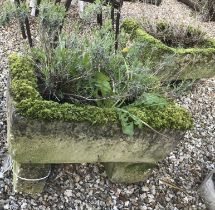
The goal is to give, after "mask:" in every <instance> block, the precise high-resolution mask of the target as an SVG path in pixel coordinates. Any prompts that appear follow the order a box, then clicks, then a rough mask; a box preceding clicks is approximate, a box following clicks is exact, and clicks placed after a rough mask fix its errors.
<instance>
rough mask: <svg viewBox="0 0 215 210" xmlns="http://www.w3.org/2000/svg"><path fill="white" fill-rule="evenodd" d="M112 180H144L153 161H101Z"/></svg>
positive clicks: (133, 181) (153, 165)
mask: <svg viewBox="0 0 215 210" xmlns="http://www.w3.org/2000/svg"><path fill="white" fill-rule="evenodd" d="M103 165H104V166H105V170H106V174H107V176H108V178H109V179H110V180H111V181H112V182H125V183H135V182H140V181H144V180H145V179H146V178H147V177H148V175H149V174H150V169H151V168H153V167H155V166H156V164H155V163H103Z"/></svg>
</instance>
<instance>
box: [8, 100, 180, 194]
mask: <svg viewBox="0 0 215 210" xmlns="http://www.w3.org/2000/svg"><path fill="white" fill-rule="evenodd" d="M7 114H8V126H7V128H8V143H9V151H10V154H11V156H12V159H13V160H14V161H15V164H14V189H15V190H16V191H19V192H25V193H36V192H41V191H42V189H43V187H44V184H45V180H42V181H39V182H33V181H30V182H29V181H26V180H22V179H20V178H18V177H17V175H18V176H20V177H24V178H30V179H31V178H34V179H35V178H38V177H44V176H45V175H47V173H48V172H47V165H48V164H51V163H94V162H103V163H107V164H105V167H106V169H107V174H108V176H109V177H110V179H111V180H112V181H114V182H137V181H142V180H143V179H144V178H145V177H146V176H147V175H148V173H149V171H147V169H149V168H151V167H153V166H154V164H155V163H156V162H157V161H159V160H162V159H163V158H164V157H165V156H166V155H167V154H169V152H170V151H172V150H173V149H174V148H175V147H176V145H177V144H178V143H179V142H180V140H181V139H182V137H183V135H184V132H183V131H174V130H171V131H170V130H163V131H160V133H156V132H154V131H152V130H150V129H147V128H146V129H142V130H139V129H136V130H135V134H134V136H133V137H129V136H127V135H124V134H122V131H121V128H120V126H116V125H106V126H96V125H91V124H89V123H69V122H61V121H52V122H50V121H43V120H36V119H27V118H24V117H21V116H19V115H18V114H17V113H16V110H15V108H14V107H13V105H12V103H11V100H10V98H9V100H8V113H7ZM111 162H112V163H111ZM46 164H47V165H46ZM31 175H32V176H33V177H32V176H31ZM29 176H30V177H29Z"/></svg>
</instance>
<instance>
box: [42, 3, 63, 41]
mask: <svg viewBox="0 0 215 210" xmlns="http://www.w3.org/2000/svg"><path fill="white" fill-rule="evenodd" d="M39 11H40V13H39V16H38V22H39V30H40V33H47V34H48V35H49V36H50V35H53V33H56V32H57V31H58V30H59V29H60V27H61V26H62V24H63V21H64V18H65V16H66V9H65V7H64V5H63V4H59V3H57V4H55V2H54V1H51V0H44V1H42V2H41V3H40V5H39ZM46 41H47V40H46Z"/></svg>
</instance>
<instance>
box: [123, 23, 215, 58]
mask: <svg viewBox="0 0 215 210" xmlns="http://www.w3.org/2000/svg"><path fill="white" fill-rule="evenodd" d="M122 27H123V28H124V30H125V31H126V32H127V33H130V34H133V35H134V37H136V38H137V39H138V40H139V41H145V42H148V43H150V44H153V45H154V46H155V47H156V48H158V49H162V50H163V52H172V53H179V54H187V53H192V54H194V53H201V54H202V53H203V54H206V55H208V54H209V53H215V40H213V39H206V40H205V45H204V46H203V47H202V48H188V49H185V48H173V47H168V46H166V45H165V44H163V43H162V42H161V41H160V40H158V39H156V38H155V37H153V36H151V35H150V34H148V33H147V32H146V31H144V30H143V29H141V28H140V26H139V25H138V23H137V22H136V21H135V20H129V19H127V20H125V21H124V22H123V24H122ZM159 27H163V28H165V27H167V26H166V24H165V23H159ZM189 30H190V31H193V30H194V29H193V28H191V27H190V29H189Z"/></svg>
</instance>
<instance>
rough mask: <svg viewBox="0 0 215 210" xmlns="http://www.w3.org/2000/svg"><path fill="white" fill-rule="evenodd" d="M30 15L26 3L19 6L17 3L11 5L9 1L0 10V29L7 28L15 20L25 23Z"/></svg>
mask: <svg viewBox="0 0 215 210" xmlns="http://www.w3.org/2000/svg"><path fill="white" fill-rule="evenodd" d="M27 14H28V8H27V6H26V4H25V3H23V2H21V3H20V5H19V6H17V4H16V3H11V2H10V1H9V0H7V1H5V2H4V4H3V6H2V8H1V10H0V27H1V26H3V27H4V26H6V25H7V24H9V23H10V22H11V21H12V20H13V19H14V18H18V19H19V21H22V22H23V21H24V19H25V17H26V16H27Z"/></svg>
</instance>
